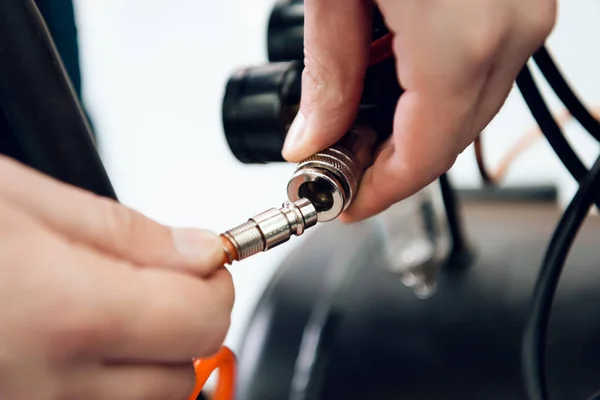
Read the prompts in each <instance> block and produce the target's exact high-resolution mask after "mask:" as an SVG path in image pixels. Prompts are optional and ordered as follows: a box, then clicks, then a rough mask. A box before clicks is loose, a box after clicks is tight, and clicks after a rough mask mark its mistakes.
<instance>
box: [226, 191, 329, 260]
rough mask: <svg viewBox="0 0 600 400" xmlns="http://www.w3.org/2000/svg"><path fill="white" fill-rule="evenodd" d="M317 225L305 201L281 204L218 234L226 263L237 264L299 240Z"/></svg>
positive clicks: (312, 211)
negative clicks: (305, 232) (290, 241)
mask: <svg viewBox="0 0 600 400" xmlns="http://www.w3.org/2000/svg"><path fill="white" fill-rule="evenodd" d="M316 223H317V210H316V209H315V207H314V206H313V205H312V203H311V202H310V201H309V200H307V199H304V198H302V199H298V200H296V201H294V202H289V201H288V202H285V203H283V206H282V207H281V208H279V209H277V208H272V209H270V210H267V211H265V212H263V213H261V214H258V215H257V216H255V217H252V218H250V219H249V220H248V221H247V222H245V223H243V224H242V225H240V226H238V227H235V228H233V229H230V230H228V231H226V232H225V233H223V234H221V238H222V242H223V250H224V251H225V254H226V258H227V259H226V261H227V263H229V264H231V263H233V262H234V261H241V260H243V259H245V258H248V257H250V256H253V255H255V254H257V253H260V252H261V251H267V250H270V249H272V248H274V247H276V246H278V245H280V244H282V243H285V242H287V241H288V240H289V239H290V237H291V236H292V235H296V236H300V235H302V234H303V233H304V231H305V230H306V229H308V228H310V227H312V226H314V225H316Z"/></svg>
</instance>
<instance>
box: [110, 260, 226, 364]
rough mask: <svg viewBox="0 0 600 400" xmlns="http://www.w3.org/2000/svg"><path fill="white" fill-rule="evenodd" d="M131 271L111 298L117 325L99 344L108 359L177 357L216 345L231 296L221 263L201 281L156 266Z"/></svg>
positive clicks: (185, 357) (197, 354)
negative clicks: (133, 276) (125, 284)
mask: <svg viewBox="0 0 600 400" xmlns="http://www.w3.org/2000/svg"><path fill="white" fill-rule="evenodd" d="M135 273H136V275H137V276H136V279H135V280H134V279H131V280H130V282H131V283H130V284H129V285H128V288H126V289H125V288H123V289H122V292H123V294H122V295H121V296H116V297H115V296H114V295H113V296H112V299H111V300H110V302H111V303H112V306H113V307H119V315H118V317H117V318H118V320H119V321H120V322H119V326H120V327H121V329H120V331H119V332H118V334H115V335H113V336H112V340H111V341H108V342H107V346H105V347H104V349H103V350H102V353H103V354H104V355H105V357H106V359H107V360H110V361H123V362H138V361H139V362H147V361H162V362H165V361H166V362H179V361H186V360H191V359H192V358H193V357H207V356H210V355H213V354H215V353H216V352H217V351H218V350H219V348H220V347H221V345H222V344H223V342H224V340H225V337H226V335H227V331H228V328H229V324H230V317H231V309H232V307H233V302H234V290H233V283H232V280H231V275H230V273H229V272H228V271H227V270H226V269H225V268H222V269H220V270H218V271H217V272H215V273H214V274H213V275H211V276H210V277H209V278H207V279H205V280H202V281H199V280H195V279H192V278H190V277H188V276H185V275H180V274H174V273H171V272H169V271H165V270H159V269H156V270H151V269H144V270H137V271H135ZM119 297H120V299H119V300H116V298H119Z"/></svg>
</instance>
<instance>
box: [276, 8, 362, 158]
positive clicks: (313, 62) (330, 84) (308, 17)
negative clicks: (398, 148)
mask: <svg viewBox="0 0 600 400" xmlns="http://www.w3.org/2000/svg"><path fill="white" fill-rule="evenodd" d="M371 12H372V1H370V0H327V1H322V0H305V1H304V64H305V65H304V72H303V74H302V98H301V100H300V110H299V112H298V114H297V115H296V118H295V119H294V122H293V124H292V125H291V127H290V129H289V131H288V134H287V137H286V141H285V145H284V147H283V157H284V158H285V159H287V160H288V161H290V162H298V161H300V160H302V159H304V158H306V157H308V156H311V155H313V154H314V153H316V152H318V151H320V150H323V149H324V148H326V147H329V146H331V145H332V144H334V143H335V142H337V141H338V140H339V139H341V138H342V136H344V134H345V133H346V131H347V130H348V129H349V128H350V125H351V124H352V122H353V120H354V118H355V116H356V112H357V110H358V106H359V102H360V97H361V94H362V88H363V81H364V75H365V71H366V69H367V64H368V57H369V46H370V42H371Z"/></svg>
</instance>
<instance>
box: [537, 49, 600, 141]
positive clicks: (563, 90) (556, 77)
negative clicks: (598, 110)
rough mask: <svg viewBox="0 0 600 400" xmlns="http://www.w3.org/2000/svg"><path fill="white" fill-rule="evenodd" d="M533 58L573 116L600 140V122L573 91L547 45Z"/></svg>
mask: <svg viewBox="0 0 600 400" xmlns="http://www.w3.org/2000/svg"><path fill="white" fill-rule="evenodd" d="M533 60H534V61H535V63H536V65H537V66H538V68H539V69H540V72H541V73H542V75H544V78H546V80H547V81H548V84H549V85H550V87H551V88H552V90H553V91H554V92H555V93H556V95H557V96H558V98H559V99H560V101H562V102H563V104H564V105H565V107H566V108H567V110H569V112H570V113H571V115H572V116H573V118H575V119H576V120H577V121H579V123H580V124H581V126H582V127H583V128H584V129H585V130H587V131H588V132H589V133H590V135H592V136H593V137H594V138H596V140H598V141H600V123H599V122H598V120H596V118H594V116H593V115H592V113H590V112H589V111H588V109H587V108H586V107H585V105H583V103H582V102H581V101H580V100H579V98H578V97H577V95H576V94H575V93H574V92H573V89H571V87H570V86H569V84H568V83H567V81H566V79H565V78H564V77H563V75H562V74H561V72H560V70H559V69H558V67H557V66H556V63H555V62H554V60H553V59H552V56H551V55H550V53H549V52H548V49H546V47H545V46H544V47H542V48H540V49H539V50H538V51H537V52H536V53H535V54H534V55H533Z"/></svg>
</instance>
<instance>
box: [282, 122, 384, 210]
mask: <svg viewBox="0 0 600 400" xmlns="http://www.w3.org/2000/svg"><path fill="white" fill-rule="evenodd" d="M376 141H377V134H376V132H375V131H374V130H373V129H372V128H370V127H369V126H368V125H365V124H359V123H357V124H355V125H354V126H353V127H352V129H351V130H350V131H349V132H348V133H347V134H346V135H345V136H344V137H343V138H342V139H341V140H340V141H339V142H338V143H336V144H335V145H333V146H332V147H330V148H328V149H325V150H323V151H320V152H318V153H317V154H314V155H312V156H310V157H308V158H307V159H305V160H303V161H301V162H300V163H299V164H298V166H297V167H296V171H295V173H294V174H293V175H292V177H291V178H290V180H289V182H288V187H287V192H288V198H289V199H290V200H291V201H295V200H297V199H299V198H302V197H306V198H308V199H309V200H311V202H312V203H313V205H315V207H316V209H317V214H318V219H319V221H321V222H326V221H331V220H333V219H335V218H337V217H338V216H339V215H340V214H341V213H342V212H343V211H344V210H346V208H348V206H349V205H350V203H351V202H352V200H353V199H354V197H355V196H356V191H357V190H358V185H359V184H360V181H361V179H362V175H363V173H364V171H365V169H366V168H367V167H368V166H369V165H370V163H371V161H372V153H373V148H374V146H375V143H376Z"/></svg>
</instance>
